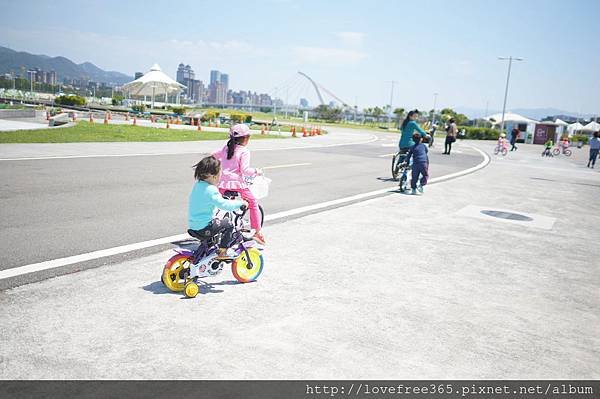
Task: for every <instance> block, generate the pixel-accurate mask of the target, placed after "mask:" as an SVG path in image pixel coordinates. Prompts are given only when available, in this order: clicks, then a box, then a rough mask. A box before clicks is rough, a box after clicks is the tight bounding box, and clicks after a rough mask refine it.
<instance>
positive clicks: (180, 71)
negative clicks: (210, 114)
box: [175, 63, 200, 101]
mask: <svg viewBox="0 0 600 399" xmlns="http://www.w3.org/2000/svg"><path fill="white" fill-rule="evenodd" d="M195 77H196V74H195V73H194V70H193V69H192V67H191V66H189V65H183V63H180V64H179V65H178V66H177V77H176V79H175V80H177V82H178V83H181V84H182V85H184V86H185V87H186V88H187V89H186V90H185V91H184V95H185V96H186V97H187V98H188V99H190V100H196V101H198V100H199V98H197V97H195V96H194V94H195V93H196V94H197V91H198V89H197V88H196V86H198V82H200V81H199V80H196V79H195Z"/></svg>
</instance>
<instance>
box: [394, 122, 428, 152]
mask: <svg viewBox="0 0 600 399" xmlns="http://www.w3.org/2000/svg"><path fill="white" fill-rule="evenodd" d="M415 130H416V131H418V132H419V133H421V137H425V136H426V135H427V133H426V132H425V130H423V129H422V128H421V126H419V124H418V123H417V122H415V121H410V122H408V123H407V124H406V126H404V129H402V135H401V136H400V144H399V146H400V148H408V147H412V146H413V145H415V142H414V141H413V139H412V135H413V134H414V133H415Z"/></svg>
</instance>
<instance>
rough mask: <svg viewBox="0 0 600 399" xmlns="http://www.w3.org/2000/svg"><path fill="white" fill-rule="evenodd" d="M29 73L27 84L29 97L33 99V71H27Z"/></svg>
mask: <svg viewBox="0 0 600 399" xmlns="http://www.w3.org/2000/svg"><path fill="white" fill-rule="evenodd" d="M27 72H28V73H29V84H30V86H31V88H30V89H29V95H30V96H31V98H33V74H34V73H35V71H27Z"/></svg>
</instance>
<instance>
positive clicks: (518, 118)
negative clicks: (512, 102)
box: [484, 112, 537, 125]
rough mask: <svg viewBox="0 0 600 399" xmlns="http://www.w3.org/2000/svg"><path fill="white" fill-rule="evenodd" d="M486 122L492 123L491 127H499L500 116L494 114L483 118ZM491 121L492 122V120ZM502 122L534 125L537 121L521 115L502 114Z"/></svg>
mask: <svg viewBox="0 0 600 399" xmlns="http://www.w3.org/2000/svg"><path fill="white" fill-rule="evenodd" d="M484 119H487V120H488V121H490V122H492V124H493V125H499V124H500V123H502V114H494V115H490V116H487V117H485V118H484ZM492 119H493V120H492ZM504 122H516V123H536V122H537V121H535V120H533V119H529V118H527V117H525V116H523V115H519V114H513V113H512V112H506V113H504Z"/></svg>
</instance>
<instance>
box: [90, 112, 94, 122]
mask: <svg viewBox="0 0 600 399" xmlns="http://www.w3.org/2000/svg"><path fill="white" fill-rule="evenodd" d="M90 123H94V115H93V114H92V113H91V112H90Z"/></svg>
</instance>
